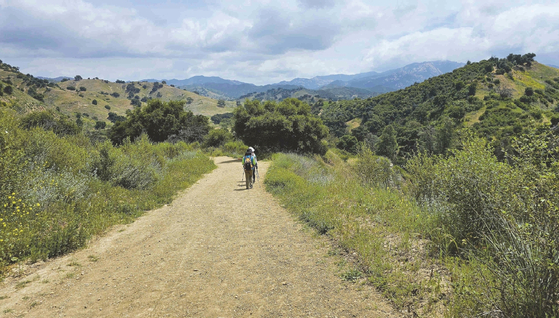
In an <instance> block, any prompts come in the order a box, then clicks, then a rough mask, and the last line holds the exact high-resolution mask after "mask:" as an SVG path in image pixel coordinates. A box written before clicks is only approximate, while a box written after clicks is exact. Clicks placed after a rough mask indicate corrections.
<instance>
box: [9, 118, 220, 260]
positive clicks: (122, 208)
mask: <svg viewBox="0 0 559 318" xmlns="http://www.w3.org/2000/svg"><path fill="white" fill-rule="evenodd" d="M58 123H59V121H57V119H55V118H53V117H52V114H50V113H48V114H47V113H45V114H44V116H43V115H41V116H36V115H29V116H27V117H25V118H23V119H22V118H21V117H19V116H18V115H17V114H16V113H15V112H14V111H12V110H10V109H6V108H2V109H0V131H1V133H0V172H1V173H0V226H1V227H2V231H1V232H0V270H1V269H2V268H5V266H6V265H9V264H11V263H14V262H17V261H19V260H24V259H31V260H32V261H34V260H37V259H46V258H49V257H53V256H57V255H61V254H64V253H67V252H69V251H72V250H75V249H76V248H79V247H80V246H83V245H84V244H85V242H86V241H87V239H88V238H90V237H91V236H92V235H95V234H98V233H101V232H103V231H104V230H106V229H107V228H108V227H110V226H111V225H114V224H117V223H122V222H130V221H131V220H133V218H134V217H137V216H139V215H140V214H141V213H142V212H143V211H145V210H148V209H152V208H155V207H157V206H160V205H162V204H165V203H168V202H170V200H171V199H172V197H173V195H174V194H175V193H176V192H177V191H178V190H180V189H184V188H186V187H188V186H189V185H191V184H193V183H194V182H195V181H196V180H197V179H199V178H200V177H201V176H202V174H204V173H207V172H209V171H211V170H212V169H214V168H215V165H214V164H213V162H212V161H211V160H210V159H209V158H208V157H207V156H205V155H203V154H201V153H200V152H199V151H196V149H195V147H194V146H193V145H188V144H186V143H184V142H178V143H175V144H169V143H159V144H153V143H151V142H150V141H149V140H148V138H147V136H145V135H144V136H142V137H140V138H138V140H136V142H134V143H132V142H128V141H125V142H124V143H123V145H122V146H121V147H118V148H117V147H114V146H113V145H112V144H111V143H109V142H104V143H93V142H92V141H90V139H89V138H87V137H86V136H85V135H84V134H80V133H71V134H60V133H59V132H58V131H57V130H56V129H57V128H56V127H59V126H57V125H58ZM50 128H52V129H50ZM57 133H58V134H57Z"/></svg>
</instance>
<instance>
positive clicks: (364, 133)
mask: <svg viewBox="0 0 559 318" xmlns="http://www.w3.org/2000/svg"><path fill="white" fill-rule="evenodd" d="M526 56H531V55H529V54H528V55H524V56H520V55H518V56H516V55H510V56H509V57H507V58H506V59H497V58H491V59H489V60H483V61H480V62H477V63H470V64H468V65H466V66H464V67H462V68H459V69H456V70H454V71H453V72H451V73H447V74H443V75H440V76H437V77H434V78H431V79H428V80H426V81H425V82H422V83H420V84H415V85H412V86H410V87H407V88H405V89H402V90H399V91H396V92H391V93H387V94H383V95H379V96H376V97H373V98H368V99H366V100H351V101H338V102H319V103H316V104H315V105H313V110H314V112H315V113H316V114H320V116H321V117H322V118H323V120H324V121H325V123H326V124H327V125H328V126H329V127H330V130H331V132H332V133H333V134H334V135H335V137H338V138H340V137H342V136H344V135H350V134H351V135H352V136H353V137H354V138H355V139H356V141H365V142H368V143H370V144H371V146H374V145H373V143H374V142H375V140H376V139H378V138H377V137H380V136H382V134H383V132H384V130H385V128H386V127H387V126H389V125H391V126H393V127H394V129H395V130H396V131H397V137H396V138H397V143H398V147H396V148H394V151H396V152H398V155H399V157H400V158H402V157H403V156H405V155H407V154H410V153H412V152H415V151H418V150H426V151H429V152H431V153H444V152H446V150H447V149H448V148H449V147H452V144H453V141H454V139H455V137H456V133H457V131H458V130H459V129H460V128H463V127H471V128H472V129H474V130H475V131H476V132H478V133H479V134H480V135H482V136H484V137H487V138H489V139H490V140H494V142H495V144H501V146H502V147H505V148H506V147H507V145H508V143H509V141H510V138H511V137H513V136H518V135H519V134H521V133H522V132H525V130H526V129H527V128H528V127H531V126H534V125H538V124H545V123H551V124H553V125H555V124H557V122H559V113H558V111H559V107H558V106H559V70H557V69H555V68H551V67H548V66H545V65H543V64H540V63H538V62H536V61H533V59H532V60H528V59H527V57H526ZM509 58H510V60H509ZM517 59H518V60H519V61H521V62H517ZM355 118H360V119H361V125H360V126H359V127H357V128H354V129H352V130H351V132H350V131H349V130H348V129H347V125H346V123H347V122H349V121H350V120H352V119H355ZM375 136H376V137H375Z"/></svg>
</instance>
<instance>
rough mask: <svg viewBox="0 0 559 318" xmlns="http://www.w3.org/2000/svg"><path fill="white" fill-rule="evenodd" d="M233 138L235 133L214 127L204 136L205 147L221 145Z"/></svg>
mask: <svg viewBox="0 0 559 318" xmlns="http://www.w3.org/2000/svg"><path fill="white" fill-rule="evenodd" d="M232 140H233V134H231V133H230V132H229V130H227V129H213V130H210V132H209V133H208V134H207V135H206V136H205V137H204V141H203V145H204V146H205V147H221V146H223V145H224V144H226V143H227V142H230V141H232Z"/></svg>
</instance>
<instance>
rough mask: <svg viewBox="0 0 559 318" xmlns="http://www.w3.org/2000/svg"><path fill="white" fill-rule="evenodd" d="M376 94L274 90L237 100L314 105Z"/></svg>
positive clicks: (348, 90)
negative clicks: (294, 101) (286, 100)
mask: <svg viewBox="0 0 559 318" xmlns="http://www.w3.org/2000/svg"><path fill="white" fill-rule="evenodd" d="M376 95H378V93H375V92H371V91H369V90H366V89H362V88H355V87H334V88H326V89H320V90H312V89H307V88H302V87H299V88H295V89H284V88H274V89H270V90H267V91H265V92H260V93H250V94H246V95H243V96H241V97H240V98H239V99H241V100H242V99H245V98H247V99H249V100H253V99H256V100H259V101H266V100H269V101H278V102H279V101H282V100H284V99H286V98H297V99H299V100H302V101H304V102H307V103H311V104H312V103H315V102H317V101H318V100H320V99H326V100H346V99H354V98H368V97H371V96H376Z"/></svg>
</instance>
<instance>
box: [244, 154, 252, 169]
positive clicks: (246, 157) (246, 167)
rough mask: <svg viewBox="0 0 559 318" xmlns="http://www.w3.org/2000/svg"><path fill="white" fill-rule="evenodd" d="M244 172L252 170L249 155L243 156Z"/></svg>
mask: <svg viewBox="0 0 559 318" xmlns="http://www.w3.org/2000/svg"><path fill="white" fill-rule="evenodd" d="M245 170H252V157H251V156H250V155H246V156H245Z"/></svg>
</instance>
